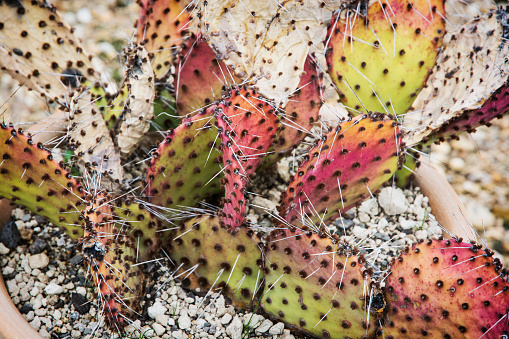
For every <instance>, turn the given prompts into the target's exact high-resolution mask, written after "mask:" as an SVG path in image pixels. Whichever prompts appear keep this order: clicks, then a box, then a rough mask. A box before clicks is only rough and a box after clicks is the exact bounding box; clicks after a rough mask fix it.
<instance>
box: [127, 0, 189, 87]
mask: <svg viewBox="0 0 509 339" xmlns="http://www.w3.org/2000/svg"><path fill="white" fill-rule="evenodd" d="M137 3H138V5H139V6H140V16H139V19H138V22H137V29H138V31H137V39H138V43H140V44H143V45H144V46H145V49H146V50H147V51H148V52H149V56H150V60H151V62H152V67H153V69H154V73H155V76H156V78H157V79H158V80H165V79H166V78H167V77H168V76H169V75H170V66H171V65H172V63H173V61H174V59H175V58H176V55H177V53H178V52H179V50H180V49H181V48H182V46H183V45H184V43H185V41H186V38H187V36H188V34H189V25H190V21H191V20H192V18H191V15H190V13H189V12H190V11H191V9H192V8H191V7H190V2H189V1H184V0H183V1H165V0H138V1H137Z"/></svg>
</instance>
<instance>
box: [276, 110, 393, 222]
mask: <svg viewBox="0 0 509 339" xmlns="http://www.w3.org/2000/svg"><path fill="white" fill-rule="evenodd" d="M400 154H402V145H401V138H400V134H399V129H398V126H397V125H396V123H395V121H394V120H390V119H386V118H384V117H383V116H381V115H368V116H359V117H356V118H355V119H353V120H350V121H345V122H342V123H340V124H339V125H338V126H337V127H336V129H335V130H332V131H331V132H329V133H328V134H327V135H325V136H324V137H323V138H322V140H321V141H320V142H319V143H318V145H317V146H315V147H314V148H312V149H311V150H310V152H309V154H308V156H307V159H306V161H305V162H304V163H303V164H302V165H301V167H300V168H299V170H298V171H297V174H296V175H295V177H294V178H293V181H292V182H291V183H290V185H289V187H288V189H287V191H286V192H285V193H284V194H283V198H282V203H281V206H280V213H281V214H282V215H283V216H284V218H285V219H286V220H287V221H288V222H290V223H294V222H295V221H296V220H297V219H300V218H303V219H304V215H307V216H308V217H310V218H311V219H312V220H313V221H314V222H317V221H320V220H322V219H323V220H324V221H327V220H330V219H331V218H335V217H337V216H339V211H341V212H344V211H346V210H348V209H349V208H351V207H353V206H355V205H356V204H357V203H359V202H361V201H362V200H363V199H364V198H367V197H368V196H370V192H374V191H376V190H377V189H378V188H380V186H381V185H382V184H383V183H385V182H386V181H387V180H388V179H389V178H390V177H391V175H392V174H393V173H394V172H395V171H396V170H397V168H398V157H399V155H400ZM302 223H304V224H305V222H304V220H303V221H302Z"/></svg>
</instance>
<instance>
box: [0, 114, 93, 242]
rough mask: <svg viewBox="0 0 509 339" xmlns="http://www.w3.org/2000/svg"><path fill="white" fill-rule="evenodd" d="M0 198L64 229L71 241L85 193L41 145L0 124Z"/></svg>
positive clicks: (79, 232) (78, 231)
mask: <svg viewBox="0 0 509 339" xmlns="http://www.w3.org/2000/svg"><path fill="white" fill-rule="evenodd" d="M0 138H1V141H0V153H1V154H2V159H1V161H0V178H1V182H2V184H0V196H2V197H4V198H7V199H9V200H11V201H13V202H15V203H17V204H20V205H23V206H26V207H27V208H28V209H29V210H31V211H32V212H34V213H37V214H39V215H42V216H45V217H47V218H48V219H49V220H50V221H51V222H52V223H54V224H55V225H58V226H65V229H66V233H67V234H68V235H69V236H71V237H72V238H77V237H79V236H81V235H82V234H83V230H82V229H81V228H80V227H79V224H80V222H79V216H80V211H81V210H82V209H83V199H84V195H85V192H84V190H83V187H81V185H80V183H79V182H78V181H77V180H75V179H74V178H72V176H71V173H69V171H67V169H66V168H65V165H64V163H63V162H61V163H57V162H56V161H54V160H53V156H52V155H51V153H50V152H49V151H48V150H46V149H45V148H44V146H43V145H42V144H40V143H39V144H37V145H35V144H34V142H33V141H32V139H31V137H30V136H28V135H25V134H24V133H23V132H22V131H21V130H20V129H18V130H16V129H15V128H14V127H12V126H7V125H5V124H0Z"/></svg>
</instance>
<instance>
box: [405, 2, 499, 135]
mask: <svg viewBox="0 0 509 339" xmlns="http://www.w3.org/2000/svg"><path fill="white" fill-rule="evenodd" d="M508 26H509V20H508V15H507V12H506V10H505V9H503V8H499V9H498V10H496V11H490V12H489V13H488V14H486V15H484V16H482V17H477V18H475V19H472V20H470V21H469V22H467V23H466V24H465V25H463V26H459V27H457V28H454V29H451V30H450V31H448V32H447V34H446V35H445V37H444V44H443V48H442V50H441V51H440V54H439V55H438V57H437V65H436V66H435V68H434V69H433V73H432V74H431V75H430V76H429V79H428V81H427V83H426V88H425V89H423V90H422V92H421V93H420V94H419V95H418V96H417V98H416V100H415V102H414V103H413V105H412V108H413V110H414V111H415V112H411V113H410V114H407V115H406V116H405V118H404V125H405V127H407V128H408V129H409V131H410V133H409V135H408V140H409V141H408V142H407V143H408V144H410V143H412V144H413V143H417V142H419V141H420V140H422V139H423V138H426V137H428V136H429V138H430V139H434V140H437V139H440V138H443V137H447V136H450V135H453V134H457V133H460V132H463V131H472V130H473V129H475V128H476V127H477V126H478V125H479V124H487V123H488V122H489V121H490V120H491V119H493V118H495V117H499V116H501V115H502V114H503V113H505V112H506V111H507V108H508V107H509V104H508V98H507V96H506V93H507V83H508V81H509V77H508V75H509V63H508V62H506V60H507V58H508V57H509V44H507V43H506V41H505V40H506V39H507V38H509V34H508V33H507V27H508Z"/></svg>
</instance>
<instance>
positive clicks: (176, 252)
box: [171, 215, 263, 307]
mask: <svg viewBox="0 0 509 339" xmlns="http://www.w3.org/2000/svg"><path fill="white" fill-rule="evenodd" d="M171 253H172V254H171V255H172V259H173V260H175V261H176V265H177V268H178V269H179V272H180V273H179V276H180V277H181V278H182V279H183V283H184V285H187V286H188V287H194V288H196V287H199V288H200V289H201V290H204V289H205V290H208V293H211V292H214V293H215V292H222V293H224V294H225V295H226V296H229V297H231V298H232V300H233V301H234V303H236V304H238V305H239V306H242V307H246V306H248V305H251V304H253V303H254V302H256V301H257V300H258V298H257V295H258V294H259V293H261V291H262V290H263V288H262V286H263V270H262V269H261V263H262V245H261V243H260V244H259V239H258V238H257V236H256V234H255V232H254V231H252V230H248V229H247V228H238V229H236V230H234V231H232V230H227V229H225V228H224V227H222V226H220V220H219V218H217V217H214V216H211V215H201V216H198V217H195V218H193V219H191V220H189V221H187V222H186V223H183V224H182V225H181V227H180V228H179V229H178V230H177V231H176V232H175V233H174V235H173V238H172V241H171Z"/></svg>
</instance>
